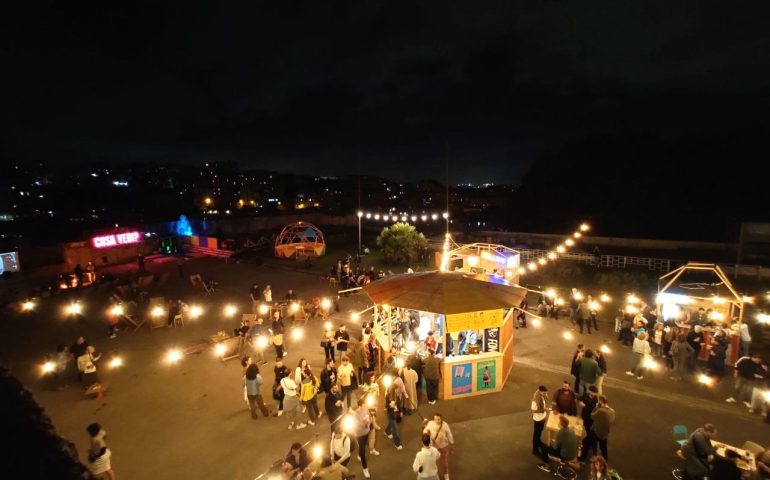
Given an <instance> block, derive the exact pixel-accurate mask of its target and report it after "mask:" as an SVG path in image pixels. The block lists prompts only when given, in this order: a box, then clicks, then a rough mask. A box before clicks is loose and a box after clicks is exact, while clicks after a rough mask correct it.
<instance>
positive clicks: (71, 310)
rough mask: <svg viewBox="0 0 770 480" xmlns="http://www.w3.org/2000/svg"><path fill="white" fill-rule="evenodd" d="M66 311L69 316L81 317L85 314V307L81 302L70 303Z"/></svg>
mask: <svg viewBox="0 0 770 480" xmlns="http://www.w3.org/2000/svg"><path fill="white" fill-rule="evenodd" d="M66 311H67V314H68V315H80V314H81V313H83V305H81V304H80V303H79V302H73V303H70V304H69V305H67V308H66Z"/></svg>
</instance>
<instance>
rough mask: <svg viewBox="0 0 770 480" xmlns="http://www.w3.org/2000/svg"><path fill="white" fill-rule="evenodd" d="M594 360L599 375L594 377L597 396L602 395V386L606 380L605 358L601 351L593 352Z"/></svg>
mask: <svg viewBox="0 0 770 480" xmlns="http://www.w3.org/2000/svg"><path fill="white" fill-rule="evenodd" d="M594 360H596V363H598V364H599V370H601V374H600V375H599V376H597V377H596V383H595V384H594V385H596V389H597V390H599V394H601V393H602V386H603V385H604V379H605V378H607V357H605V356H604V354H603V353H602V351H601V349H596V350H594Z"/></svg>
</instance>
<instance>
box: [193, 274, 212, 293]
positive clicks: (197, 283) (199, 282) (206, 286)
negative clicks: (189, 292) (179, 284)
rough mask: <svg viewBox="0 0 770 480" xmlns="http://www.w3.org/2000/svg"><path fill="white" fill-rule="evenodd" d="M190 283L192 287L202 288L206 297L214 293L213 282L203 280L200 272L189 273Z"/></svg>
mask: <svg viewBox="0 0 770 480" xmlns="http://www.w3.org/2000/svg"><path fill="white" fill-rule="evenodd" d="M190 283H192V285H193V287H195V288H200V289H202V290H203V291H204V292H205V293H206V296H207V297H208V296H209V295H211V294H212V293H214V282H208V283H206V282H204V281H203V278H201V276H200V274H197V273H196V274H195V275H190Z"/></svg>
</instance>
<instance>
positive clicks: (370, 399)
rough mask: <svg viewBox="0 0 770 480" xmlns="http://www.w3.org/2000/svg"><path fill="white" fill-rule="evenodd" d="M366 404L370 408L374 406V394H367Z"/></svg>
mask: <svg viewBox="0 0 770 480" xmlns="http://www.w3.org/2000/svg"><path fill="white" fill-rule="evenodd" d="M366 406H367V407H369V408H372V407H374V396H373V395H367V396H366Z"/></svg>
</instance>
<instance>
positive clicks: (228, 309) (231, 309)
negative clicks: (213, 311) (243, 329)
mask: <svg viewBox="0 0 770 480" xmlns="http://www.w3.org/2000/svg"><path fill="white" fill-rule="evenodd" d="M224 312H225V316H226V317H232V316H233V315H235V314H236V313H238V307H236V306H235V305H226V306H225V309H224Z"/></svg>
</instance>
